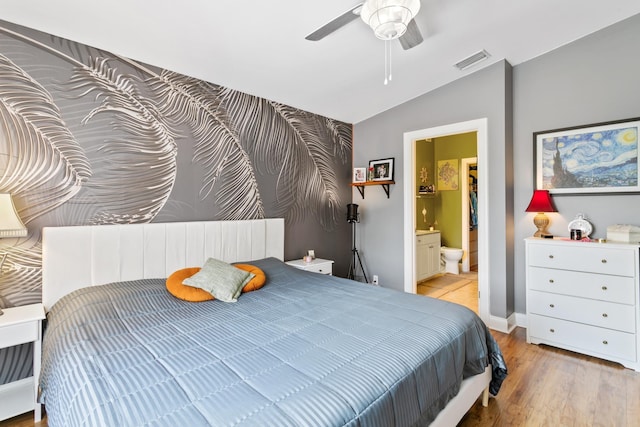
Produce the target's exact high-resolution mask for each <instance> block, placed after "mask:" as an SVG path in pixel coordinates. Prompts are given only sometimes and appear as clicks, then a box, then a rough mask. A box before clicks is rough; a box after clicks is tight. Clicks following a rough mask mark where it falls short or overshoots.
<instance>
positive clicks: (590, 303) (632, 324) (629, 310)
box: [527, 290, 636, 333]
mask: <svg viewBox="0 0 640 427" xmlns="http://www.w3.org/2000/svg"><path fill="white" fill-rule="evenodd" d="M527 299H528V301H527V304H528V307H529V312H530V313H533V314H540V315H543V316H550V317H555V318H557V319H564V320H570V321H573V322H579V323H588V324H591V325H594V326H599V327H602V328H608V329H615V330H618V331H623V332H629V333H635V332H636V315H635V307H634V306H631V305H622V304H616V303H612V302H606V301H597V300H592V299H586V298H576V297H571V296H567V295H559V294H551V293H547V292H539V291H533V290H532V291H530V292H529V293H528V294H527Z"/></svg>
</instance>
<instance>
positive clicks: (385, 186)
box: [351, 181, 396, 199]
mask: <svg viewBox="0 0 640 427" xmlns="http://www.w3.org/2000/svg"><path fill="white" fill-rule="evenodd" d="M395 183H396V182H395V181H367V182H353V183H351V186H352V187H356V188H357V189H358V191H359V192H360V195H361V196H362V198H363V199H364V187H367V186H369V185H379V186H381V187H382V189H383V190H384V192H385V193H386V194H387V199H388V198H389V185H391V184H395Z"/></svg>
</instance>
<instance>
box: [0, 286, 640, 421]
mask: <svg viewBox="0 0 640 427" xmlns="http://www.w3.org/2000/svg"><path fill="white" fill-rule="evenodd" d="M459 289H461V288H459ZM476 292H477V290H476ZM446 294H447V293H445V294H444V295H446ZM458 294H460V293H458ZM475 295H477V293H476V294H475ZM451 296H452V295H449V297H448V298H450V297H451ZM452 299H453V298H452ZM454 302H455V301H454ZM492 334H493V336H494V337H495V339H496V341H498V344H499V345H500V348H501V349H502V352H503V355H504V358H505V360H506V363H507V368H508V370H509V375H508V376H507V379H506V380H505V382H504V383H503V385H502V389H501V390H500V393H498V395H497V396H496V397H495V398H491V399H489V406H488V407H486V408H485V407H483V406H482V404H481V403H480V402H479V401H478V402H476V404H475V405H474V406H473V408H471V410H470V411H469V412H468V413H467V414H466V415H465V417H464V418H463V419H462V421H461V422H460V424H459V425H458V426H459V427H470V426H483V427H484V426H500V427H507V426H509V427H511V426H526V427H538V426H540V427H543V426H544V427H547V426H553V427H556V426H585V427H586V426H611V427H631V426H633V427H637V426H640V373H639V372H635V371H632V370H629V369H625V368H623V367H622V366H621V365H618V364H616V363H612V362H606V361H604V360H601V359H597V358H593V357H589V356H584V355H581V354H577V353H572V352H569V351H565V350H560V349H556V348H553V347H548V346H544V345H540V346H537V345H532V344H527V343H526V330H525V329H523V328H516V329H515V330H514V331H513V332H512V333H511V334H508V335H507V334H503V333H500V332H496V331H492ZM32 426H36V427H46V426H47V423H46V420H45V421H43V422H41V423H38V424H34V422H33V413H27V414H24V415H20V416H18V417H15V418H12V419H11V420H7V421H4V422H0V427H32Z"/></svg>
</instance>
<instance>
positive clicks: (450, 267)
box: [440, 246, 463, 274]
mask: <svg viewBox="0 0 640 427" xmlns="http://www.w3.org/2000/svg"><path fill="white" fill-rule="evenodd" d="M462 253H463V252H462V249H458V248H448V247H446V246H442V247H441V248H440V256H441V257H442V260H443V261H444V272H445V273H451V274H460V266H459V263H460V260H461V259H462Z"/></svg>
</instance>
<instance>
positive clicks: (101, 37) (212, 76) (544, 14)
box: [0, 0, 640, 123]
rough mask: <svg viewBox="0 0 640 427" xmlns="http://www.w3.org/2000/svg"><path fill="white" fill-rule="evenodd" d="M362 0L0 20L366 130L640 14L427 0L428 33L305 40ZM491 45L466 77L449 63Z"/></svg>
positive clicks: (49, 7)
mask: <svg viewBox="0 0 640 427" xmlns="http://www.w3.org/2000/svg"><path fill="white" fill-rule="evenodd" d="M359 2H360V1H359V0H346V1H345V0H322V1H320V0H317V1H308V0H307V1H301V0H272V1H264V0H262V1H260V0H254V1H242V0H236V1H221V0H180V1H177V0H154V1H148V0H110V1H108V2H105V1H96V0H93V1H87V0H2V4H1V6H0V19H2V20H6V21H9V22H13V23H16V24H20V25H23V26H26V27H30V28H34V29H37V30H41V31H44V32H47V33H50V34H54V35H57V36H61V37H64V38H67V39H70V40H74V41H77V42H80V43H84V44H87V45H90V46H94V47H97V48H101V49H104V50H108V51H111V52H114V53H118V54H120V55H123V56H127V57H129V58H132V59H135V60H138V61H142V62H146V63H149V64H152V65H156V66H159V67H162V68H167V69H170V70H173V71H177V72H181V73H183V74H187V75H190V76H193V77H197V78H200V79H203V80H206V81H209V82H211V83H215V84H219V85H222V86H226V87H230V88H233V89H236V90H240V91H242V92H246V93H249V94H252V95H256V96H260V97H263V98H267V99H270V100H273V101H277V102H280V103H284V104H287V105H290V106H293V107H297V108H300V109H303V110H307V111H310V112H313V113H318V114H322V115H324V116H328V117H331V118H335V119H339V120H343V121H346V122H349V123H358V122H360V121H362V120H365V119H367V118H369V117H371V116H373V115H375V114H377V113H380V112H382V111H385V110H388V109H389V108H392V107H394V106H396V105H399V104H401V103H403V102H405V101H408V100H410V99H412V98H415V97H417V96H419V95H421V94H423V93H426V92H428V91H430V90H433V89H435V88H437V87H439V86H442V85H444V84H446V83H449V82H451V81H453V80H456V79H458V78H460V77H462V76H464V75H467V74H469V73H472V72H474V71H476V70H478V69H480V68H481V67H485V66H487V65H490V64H492V63H495V62H496V61H499V60H501V59H506V60H507V61H508V62H509V63H511V64H512V65H517V64H520V63H522V62H524V61H527V60H529V59H531V58H534V57H536V56H539V55H541V54H543V53H545V52H548V51H550V50H553V49H555V48H557V47H559V46H562V45H564V44H566V43H569V42H571V41H573V40H576V39H578V38H581V37H583V36H585V35H587V34H590V33H593V32H595V31H597V30H599V29H601V28H603V27H606V26H609V25H611V24H613V23H615V22H618V21H620V20H622V19H625V18H627V17H629V16H632V15H635V14H637V13H640V1H639V0H607V1H602V0H561V1H559V0H422V8H421V10H420V13H419V14H418V17H417V18H416V21H417V23H418V25H419V27H420V29H421V31H422V34H423V36H424V39H425V40H424V42H422V44H420V45H419V46H417V47H415V48H413V49H411V50H408V51H405V50H403V49H402V48H401V47H400V45H399V43H398V42H397V41H395V42H392V64H393V81H392V82H391V83H390V84H389V85H387V86H384V85H383V80H384V47H383V46H384V42H382V41H380V40H378V39H376V38H375V36H374V35H373V32H372V31H371V30H370V29H369V28H368V27H367V26H366V25H365V24H364V23H363V22H362V21H361V20H360V19H358V20H356V21H353V22H351V23H350V24H348V25H347V26H346V27H344V28H342V29H341V30H339V31H337V32H335V33H333V34H331V35H329V36H328V37H327V38H325V39H323V40H321V41H318V42H311V41H307V40H305V39H304V37H305V36H306V35H307V34H309V33H311V32H312V31H314V30H316V29H317V28H318V27H320V26H322V25H324V24H325V23H326V22H328V21H330V20H331V19H333V18H335V17H336V16H338V15H340V14H342V13H343V12H344V11H346V10H348V9H350V8H351V7H352V6H354V5H356V4H358V3H359ZM481 49H486V50H487V51H488V52H489V53H490V54H491V57H490V58H489V59H488V60H486V61H483V62H482V63H481V64H478V65H476V66H475V67H472V68H470V69H468V70H466V71H464V72H460V71H458V70H457V69H456V68H455V67H454V66H453V64H455V63H456V62H458V61H460V60H461V59H464V58H466V57H467V56H469V55H471V54H473V53H476V52H478V51H479V50H481Z"/></svg>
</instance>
